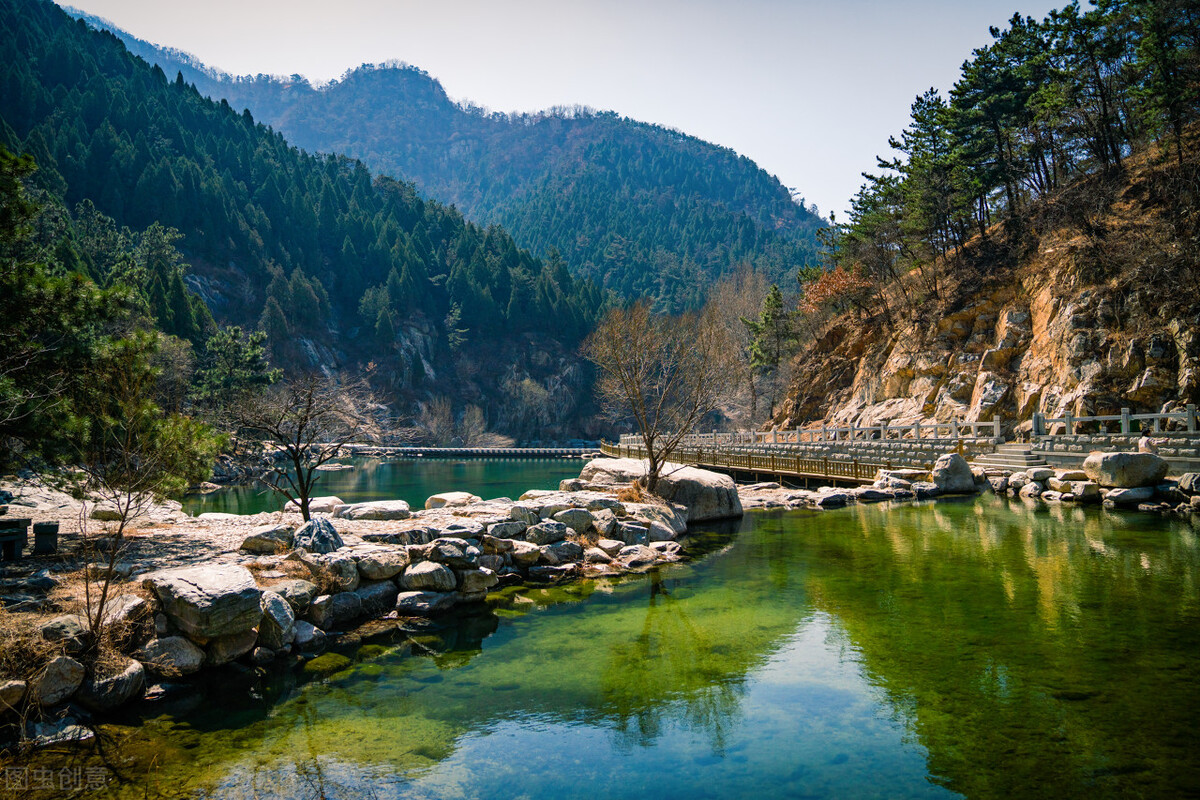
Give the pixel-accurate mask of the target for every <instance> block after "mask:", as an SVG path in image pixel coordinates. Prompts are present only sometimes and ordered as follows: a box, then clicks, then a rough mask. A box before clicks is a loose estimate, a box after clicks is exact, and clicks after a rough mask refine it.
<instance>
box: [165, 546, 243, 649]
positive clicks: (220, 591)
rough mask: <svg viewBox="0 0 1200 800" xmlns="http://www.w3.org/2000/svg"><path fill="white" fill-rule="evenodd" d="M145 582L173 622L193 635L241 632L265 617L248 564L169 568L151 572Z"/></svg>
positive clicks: (198, 637)
mask: <svg viewBox="0 0 1200 800" xmlns="http://www.w3.org/2000/svg"><path fill="white" fill-rule="evenodd" d="M146 584H147V587H148V588H149V589H150V590H151V591H153V592H154V594H155V595H157V597H158V599H159V602H160V603H162V609H163V612H164V613H166V615H167V617H168V618H169V619H170V620H171V622H173V623H175V625H176V627H178V628H179V630H181V631H183V632H184V633H186V634H187V635H188V636H190V637H191V638H193V639H201V640H207V639H212V638H215V637H218V636H228V635H230V634H236V633H242V632H244V631H247V630H250V629H251V628H253V627H254V626H255V625H257V624H258V622H259V620H260V619H262V609H261V607H260V606H259V601H260V598H261V596H262V592H261V591H260V590H259V588H258V585H257V584H255V582H254V576H253V575H251V574H250V570H248V569H246V568H245V567H240V566H237V565H234V564H212V565H206V566H199V567H185V568H183V569H173V570H167V571H165V572H157V573H154V574H152V575H150V576H149V577H148V578H147V579H146Z"/></svg>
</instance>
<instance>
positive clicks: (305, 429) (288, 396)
mask: <svg viewBox="0 0 1200 800" xmlns="http://www.w3.org/2000/svg"><path fill="white" fill-rule="evenodd" d="M376 408H378V406H377V404H376V403H375V401H374V399H373V398H372V396H371V391H370V387H369V385H368V384H367V381H366V378H364V377H357V378H353V379H350V380H345V381H338V380H337V379H335V378H331V377H327V376H325V375H321V374H319V373H312V374H308V375H305V376H303V377H299V378H293V379H289V380H284V381H281V382H279V383H277V384H275V385H274V386H271V387H270V388H268V389H267V390H266V391H264V392H262V393H261V394H258V395H251V396H248V397H247V398H246V399H245V400H244V401H243V402H242V403H241V404H240V406H239V407H238V408H237V410H236V412H235V417H236V420H237V423H238V426H239V428H240V429H241V430H244V431H246V432H248V433H251V434H253V435H257V436H262V437H264V438H266V439H269V440H271V441H272V442H274V443H275V445H276V446H277V447H279V449H280V450H281V451H282V452H283V453H284V456H285V459H284V460H285V461H286V462H287V467H286V468H277V469H275V470H274V471H273V472H272V473H270V474H269V475H268V476H267V477H266V478H265V479H264V480H265V482H266V484H267V485H268V486H270V487H271V489H272V490H274V491H275V492H278V493H279V494H281V495H283V496H284V497H286V498H287V499H288V500H290V501H292V502H295V503H296V505H298V506H299V507H300V514H301V515H302V516H303V517H304V520H305V521H306V522H307V521H308V520H309V518H310V514H309V502H310V501H311V500H312V497H313V487H314V486H316V483H317V480H318V479H319V478H320V477H321V473H320V470H319V469H318V468H319V467H320V466H321V465H323V464H326V463H328V462H329V461H331V460H333V459H334V458H337V456H338V454H339V453H340V451H341V449H342V447H343V446H345V445H346V444H348V443H349V442H352V441H354V440H355V439H363V438H373V437H375V436H377V435H378V434H379V426H378V424H377V422H376V419H375V417H374V416H373V412H374V410H375V409H376Z"/></svg>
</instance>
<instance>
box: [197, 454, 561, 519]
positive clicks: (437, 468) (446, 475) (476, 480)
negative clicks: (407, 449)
mask: <svg viewBox="0 0 1200 800" xmlns="http://www.w3.org/2000/svg"><path fill="white" fill-rule="evenodd" d="M335 463H336V464H339V465H344V466H348V467H350V469H345V470H339V471H328V472H322V473H321V476H320V478H319V480H318V482H317V486H316V490H315V491H316V494H317V495H335V496H337V497H340V498H341V499H342V500H345V501H346V502H347V503H363V502H367V501H369V500H404V501H406V502H407V503H408V504H409V505H410V506H412V507H413V508H424V507H425V500H426V498H428V497H429V496H430V495H433V494H437V493H438V492H470V493H471V494H475V495H479V496H480V497H482V498H484V499H488V498H493V497H519V496H520V495H521V493H522V492H524V491H525V490H526V489H532V488H535V487H546V488H549V487H557V486H558V482H559V481H561V480H563V479H564V478H578V477H579V467H580V465H581V464H582V463H583V462H582V461H580V460H579V459H577V458H394V459H388V460H383V459H378V458H343V459H338V460H337V462H335ZM283 503H284V500H283V497H282V496H280V495H277V494H275V493H273V492H272V491H271V490H270V489H268V488H267V487H266V486H264V485H262V484H259V483H252V484H249V485H245V486H230V487H226V488H223V489H219V490H217V491H215V492H211V493H209V494H194V495H188V496H187V497H185V498H184V499H183V507H184V510H186V511H187V512H188V513H189V514H192V515H198V514H203V513H205V512H208V511H217V512H222V513H227V514H257V513H259V512H260V511H278V510H279V509H281V508H283Z"/></svg>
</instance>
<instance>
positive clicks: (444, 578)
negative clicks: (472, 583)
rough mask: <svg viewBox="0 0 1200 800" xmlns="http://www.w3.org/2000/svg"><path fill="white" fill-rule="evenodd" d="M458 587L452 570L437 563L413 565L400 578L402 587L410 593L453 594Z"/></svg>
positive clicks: (423, 562) (429, 562)
mask: <svg viewBox="0 0 1200 800" xmlns="http://www.w3.org/2000/svg"><path fill="white" fill-rule="evenodd" d="M457 585H458V581H457V580H456V579H455V577H454V573H453V572H451V571H450V568H449V567H447V566H445V565H444V564H438V563H437V562H436V561H422V562H421V563H420V564H413V565H412V566H411V567H409V568H408V569H406V570H405V571H404V576H403V577H401V578H400V586H401V587H402V588H404V589H407V590H409V591H434V592H452V591H454V589H455V587H456V586H457Z"/></svg>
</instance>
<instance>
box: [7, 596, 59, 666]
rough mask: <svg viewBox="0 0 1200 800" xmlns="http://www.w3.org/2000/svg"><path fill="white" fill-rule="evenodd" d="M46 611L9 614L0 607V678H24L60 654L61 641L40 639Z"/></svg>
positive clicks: (47, 615)
mask: <svg viewBox="0 0 1200 800" xmlns="http://www.w3.org/2000/svg"><path fill="white" fill-rule="evenodd" d="M51 616H52V615H49V614H13V613H11V612H9V611H7V610H5V609H3V608H0V680H21V681H27V680H29V679H31V678H33V677H34V676H35V675H36V674H37V673H38V671H39V670H40V669H41V668H42V667H43V666H45V665H46V663H47V662H49V661H50V660H51V659H53V658H55V657H56V656H60V655H62V653H63V645H62V644H61V643H51V642H46V641H43V640H42V636H41V633H40V631H39V627H40V626H41V624H42V623H43V622H45V621H46V620H48V619H50V617H51Z"/></svg>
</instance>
